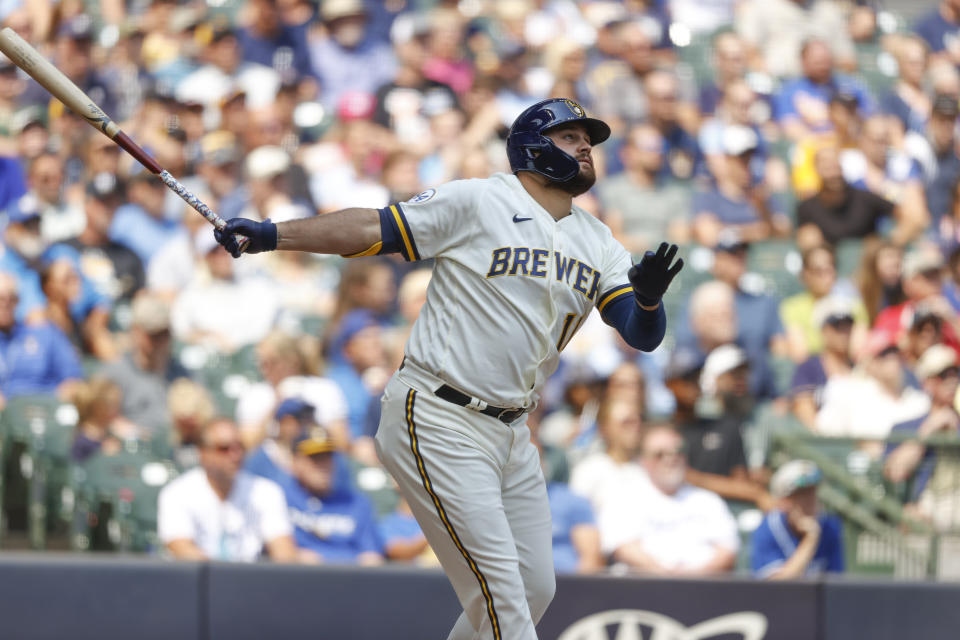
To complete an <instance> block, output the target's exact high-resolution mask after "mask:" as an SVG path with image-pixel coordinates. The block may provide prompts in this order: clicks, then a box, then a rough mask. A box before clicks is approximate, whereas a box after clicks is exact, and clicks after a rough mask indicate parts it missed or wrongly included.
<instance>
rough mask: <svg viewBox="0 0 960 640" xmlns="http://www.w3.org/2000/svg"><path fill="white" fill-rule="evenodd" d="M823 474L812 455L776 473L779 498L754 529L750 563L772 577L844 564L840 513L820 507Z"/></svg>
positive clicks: (811, 573) (756, 572) (786, 577)
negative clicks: (819, 497)
mask: <svg viewBox="0 0 960 640" xmlns="http://www.w3.org/2000/svg"><path fill="white" fill-rule="evenodd" d="M822 479H823V476H822V474H821V473H820V469H818V468H817V465H815V464H814V463H812V462H810V461H809V460H793V461H791V462H788V463H787V464H785V465H783V466H782V467H780V468H779V469H778V470H777V472H776V473H774V474H773V477H772V478H771V479H770V493H771V495H773V497H774V498H775V499H776V500H777V509H775V510H773V511H771V512H770V513H768V514H767V517H766V518H764V520H763V522H762V523H761V524H760V526H759V527H757V529H756V530H754V532H753V536H752V539H751V545H750V546H751V556H750V565H751V567H752V569H753V572H754V575H756V576H757V577H759V578H764V579H767V580H790V579H793V578H800V577H803V576H815V575H818V574H822V573H824V572H834V573H839V572H842V571H843V570H844V557H843V531H842V526H841V524H840V520H839V519H838V518H837V517H836V516H828V515H825V514H823V513H822V512H821V511H820V503H819V501H818V500H817V487H818V486H819V484H820V482H821V481H822Z"/></svg>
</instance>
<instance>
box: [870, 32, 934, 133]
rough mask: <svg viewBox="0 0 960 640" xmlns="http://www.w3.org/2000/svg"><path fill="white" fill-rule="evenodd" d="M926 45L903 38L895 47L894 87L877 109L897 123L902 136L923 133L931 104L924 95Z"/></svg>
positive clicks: (908, 37)
mask: <svg viewBox="0 0 960 640" xmlns="http://www.w3.org/2000/svg"><path fill="white" fill-rule="evenodd" d="M927 51H928V49H927V45H926V43H925V42H924V41H923V39H922V38H920V37H918V36H914V35H909V36H905V37H904V38H902V39H900V40H899V41H898V42H897V43H896V48H895V49H894V53H895V54H896V58H897V72H898V75H897V84H896V85H894V87H893V89H892V90H891V91H890V93H888V94H886V95H885V96H883V97H882V98H881V100H880V105H881V107H882V108H883V111H884V113H887V114H889V115H891V116H893V117H894V118H896V120H897V121H898V122H899V124H900V128H901V131H902V133H906V132H908V131H915V132H918V133H923V131H924V129H926V126H927V119H928V118H929V117H930V108H931V106H932V104H933V101H932V100H931V99H930V96H928V95H927V88H926V86H925V85H926V81H927V78H926V75H927Z"/></svg>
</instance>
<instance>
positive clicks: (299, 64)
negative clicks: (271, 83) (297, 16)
mask: <svg viewBox="0 0 960 640" xmlns="http://www.w3.org/2000/svg"><path fill="white" fill-rule="evenodd" d="M279 4H280V3H278V2H275V1H274V0H253V2H250V3H249V4H248V5H247V7H246V9H247V11H248V12H249V16H248V19H249V23H248V24H247V26H246V27H244V28H241V29H238V30H237V40H238V42H239V44H240V49H241V51H242V52H243V59H244V60H246V61H247V62H255V63H257V64H262V65H264V66H267V67H271V68H272V69H273V70H274V71H276V72H277V73H279V74H280V76H281V77H282V78H283V79H284V80H287V81H291V80H294V79H296V80H303V79H306V78H309V77H311V76H312V73H313V69H312V67H311V65H310V53H309V51H308V49H307V40H306V33H305V32H304V31H303V30H298V29H294V28H291V27H289V26H287V25H286V24H284V23H283V21H282V20H281V14H280V7H279V6H278V5H279Z"/></svg>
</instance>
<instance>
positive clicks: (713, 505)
mask: <svg viewBox="0 0 960 640" xmlns="http://www.w3.org/2000/svg"><path fill="white" fill-rule="evenodd" d="M641 460H642V464H643V468H644V469H645V470H646V472H647V473H646V475H645V476H644V475H639V476H634V477H633V478H631V479H630V480H633V482H629V481H627V482H624V483H620V484H617V485H613V486H611V487H610V493H611V495H610V496H609V497H608V499H607V500H605V501H604V503H603V505H602V507H601V508H600V509H599V511H598V514H597V522H598V524H599V527H600V539H601V545H602V548H603V550H604V552H606V553H610V554H612V557H613V559H614V560H615V561H616V562H621V563H623V564H626V565H627V566H629V567H631V568H633V569H637V570H640V571H644V572H648V573H652V574H654V575H668V576H696V575H710V574H718V573H726V572H728V571H730V570H731V569H733V565H734V562H735V560H736V554H737V549H738V548H739V546H740V540H739V538H738V537H737V524H736V521H735V520H734V519H733V516H732V515H731V514H730V511H729V509H727V506H726V505H725V504H724V502H723V500H721V499H720V497H719V496H717V495H716V494H715V493H713V492H711V491H707V490H705V489H700V488H699V487H694V486H691V485H689V484H687V483H686V482H685V481H684V478H685V476H686V473H687V462H686V456H685V454H684V447H683V437H682V436H681V435H680V434H679V433H678V432H677V431H676V430H675V429H674V428H673V427H671V426H669V425H652V426H650V427H648V429H647V431H646V433H645V434H644V437H643V443H642V453H641ZM625 480H626V479H625Z"/></svg>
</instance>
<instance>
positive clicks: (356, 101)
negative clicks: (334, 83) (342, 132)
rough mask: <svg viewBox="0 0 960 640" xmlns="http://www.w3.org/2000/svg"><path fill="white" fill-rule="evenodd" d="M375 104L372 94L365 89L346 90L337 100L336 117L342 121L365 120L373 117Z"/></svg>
mask: <svg viewBox="0 0 960 640" xmlns="http://www.w3.org/2000/svg"><path fill="white" fill-rule="evenodd" d="M376 106H377V102H376V99H375V98H374V96H373V94H371V93H367V92H366V91H347V92H345V93H344V94H343V95H342V96H340V100H338V101H337V118H338V119H339V120H341V121H342V122H348V121H350V120H367V119H369V118H371V117H373V111H374V109H375V108H376Z"/></svg>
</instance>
